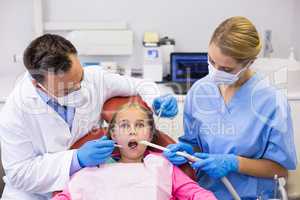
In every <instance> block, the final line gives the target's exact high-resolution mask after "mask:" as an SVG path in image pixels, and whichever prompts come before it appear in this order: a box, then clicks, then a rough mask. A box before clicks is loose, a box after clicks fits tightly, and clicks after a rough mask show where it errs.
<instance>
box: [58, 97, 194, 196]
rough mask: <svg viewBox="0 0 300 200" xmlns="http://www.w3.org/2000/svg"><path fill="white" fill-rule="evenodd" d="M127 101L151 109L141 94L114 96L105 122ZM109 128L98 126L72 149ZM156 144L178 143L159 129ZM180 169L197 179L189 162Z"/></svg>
mask: <svg viewBox="0 0 300 200" xmlns="http://www.w3.org/2000/svg"><path fill="white" fill-rule="evenodd" d="M127 103H138V104H140V105H142V106H143V107H145V108H147V109H149V110H150V108H149V107H148V106H147V104H146V103H145V102H144V101H143V100H142V98H141V97H139V96H131V97H113V98H111V99H109V100H107V101H106V102H105V103H104V105H103V109H102V113H101V119H102V120H104V121H105V122H107V123H109V122H110V121H111V120H112V117H113V115H114V113H115V112H116V111H117V110H118V109H119V108H120V107H121V106H123V105H125V104H127ZM106 131H107V129H106V128H98V129H95V130H91V131H90V132H89V133H88V134H86V135H85V136H84V137H82V138H80V139H79V140H78V141H76V142H75V143H74V144H73V145H72V146H71V149H78V148H80V147H81V146H82V145H83V144H84V143H86V142H88V141H90V140H96V139H99V138H101V137H102V136H104V135H105V134H106ZM152 142H153V143H155V144H158V145H161V146H167V145H169V144H173V143H176V142H175V140H173V139H172V138H171V137H170V136H168V135H167V134H165V133H163V132H161V131H159V130H157V137H156V138H155V140H154V141H152ZM147 149H148V150H150V151H152V152H161V151H159V150H157V149H154V148H152V147H147ZM113 154H118V149H116V150H115V151H114V152H113ZM180 169H181V170H182V171H183V172H184V173H185V174H186V175H187V176H189V177H190V178H191V179H192V180H196V174H195V172H194V170H193V169H192V168H191V167H190V165H189V164H185V165H181V166H180ZM57 193H58V192H53V196H55V194H57Z"/></svg>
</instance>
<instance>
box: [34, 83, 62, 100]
mask: <svg viewBox="0 0 300 200" xmlns="http://www.w3.org/2000/svg"><path fill="white" fill-rule="evenodd" d="M32 84H33V85H35V86H36V87H37V88H38V89H40V90H42V91H43V92H45V93H47V94H48V95H50V96H51V98H53V99H55V100H56V101H57V97H56V96H55V95H53V94H52V93H50V92H49V91H48V90H47V89H46V88H45V87H44V86H43V85H42V84H40V83H39V82H37V81H36V80H32Z"/></svg>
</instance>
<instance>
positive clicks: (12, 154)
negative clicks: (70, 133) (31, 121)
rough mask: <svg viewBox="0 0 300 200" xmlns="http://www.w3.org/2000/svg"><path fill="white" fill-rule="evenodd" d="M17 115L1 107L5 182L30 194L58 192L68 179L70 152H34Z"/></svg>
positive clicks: (22, 123) (24, 127)
mask: <svg viewBox="0 0 300 200" xmlns="http://www.w3.org/2000/svg"><path fill="white" fill-rule="evenodd" d="M20 114H21V113H20V112H18V111H17V109H11V108H9V109H7V108H3V110H2V113H0V135H1V155H2V163H3V168H4V171H5V175H6V177H5V179H6V181H8V182H9V184H10V185H12V186H13V187H14V188H16V189H18V190H22V191H25V192H30V193H48V192H53V191H58V190H62V189H63V188H64V187H65V185H66V183H67V182H68V181H69V178H70V177H69V171H70V165H71V161H72V156H73V150H66V151H61V152H57V153H46V154H41V153H38V152H36V149H34V147H33V138H32V136H31V134H30V130H28V129H27V128H26V126H25V124H26V121H25V120H24V119H23V118H22V117H21V116H20ZM41 145H42V144H41Z"/></svg>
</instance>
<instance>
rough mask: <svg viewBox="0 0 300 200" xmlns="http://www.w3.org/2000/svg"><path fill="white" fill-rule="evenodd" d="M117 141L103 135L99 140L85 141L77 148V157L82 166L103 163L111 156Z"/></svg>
mask: <svg viewBox="0 0 300 200" xmlns="http://www.w3.org/2000/svg"><path fill="white" fill-rule="evenodd" d="M114 144H115V142H114V141H112V140H108V139H107V137H106V136H103V137H102V138H100V139H99V140H92V141H88V142H87V143H85V144H84V145H83V146H82V147H81V148H80V149H78V150H77V158H78V161H79V164H80V166H81V167H92V166H96V165H99V164H103V163H104V162H105V160H106V159H107V158H109V157H110V156H111V153H112V152H113V150H114V148H115V147H114Z"/></svg>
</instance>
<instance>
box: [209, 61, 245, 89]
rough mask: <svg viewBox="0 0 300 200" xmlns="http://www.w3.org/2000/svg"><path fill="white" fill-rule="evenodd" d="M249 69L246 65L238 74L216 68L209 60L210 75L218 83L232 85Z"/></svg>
mask: <svg viewBox="0 0 300 200" xmlns="http://www.w3.org/2000/svg"><path fill="white" fill-rule="evenodd" d="M247 69H248V66H247V67H244V68H243V69H241V70H240V71H239V72H238V73H236V74H231V73H228V72H224V71H221V70H218V69H216V68H215V67H214V66H213V65H212V64H211V63H210V62H209V61H208V71H209V73H208V76H209V77H210V79H211V80H212V81H213V82H214V83H216V84H217V85H232V84H234V83H235V82H237V81H238V80H239V79H240V76H241V74H242V73H243V72H244V71H246V70H247Z"/></svg>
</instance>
